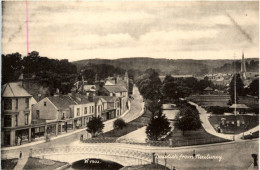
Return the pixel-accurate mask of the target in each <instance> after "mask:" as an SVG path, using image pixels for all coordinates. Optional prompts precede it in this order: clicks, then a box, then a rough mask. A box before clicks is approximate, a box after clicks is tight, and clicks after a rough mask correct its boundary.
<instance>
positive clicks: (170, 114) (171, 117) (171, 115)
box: [162, 110, 180, 120]
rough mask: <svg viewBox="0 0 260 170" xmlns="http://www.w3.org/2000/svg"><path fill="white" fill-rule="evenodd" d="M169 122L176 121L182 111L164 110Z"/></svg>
mask: <svg viewBox="0 0 260 170" xmlns="http://www.w3.org/2000/svg"><path fill="white" fill-rule="evenodd" d="M162 113H163V114H164V115H165V117H166V118H167V119H168V120H175V119H176V118H177V116H178V114H179V113H180V110H163V112H162Z"/></svg>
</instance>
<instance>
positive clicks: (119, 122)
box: [114, 118, 126, 129]
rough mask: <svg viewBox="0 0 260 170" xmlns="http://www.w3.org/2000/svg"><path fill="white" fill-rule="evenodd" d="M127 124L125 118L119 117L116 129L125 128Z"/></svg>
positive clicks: (115, 125) (115, 124)
mask: <svg viewBox="0 0 260 170" xmlns="http://www.w3.org/2000/svg"><path fill="white" fill-rule="evenodd" d="M125 126H126V123H125V121H124V120H123V119H121V118H119V119H116V120H115V121H114V128H115V129H123V128H124V127H125Z"/></svg>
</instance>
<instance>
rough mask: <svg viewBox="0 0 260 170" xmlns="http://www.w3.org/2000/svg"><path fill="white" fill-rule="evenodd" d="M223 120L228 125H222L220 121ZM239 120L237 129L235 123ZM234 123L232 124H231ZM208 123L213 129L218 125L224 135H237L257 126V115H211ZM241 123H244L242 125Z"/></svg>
mask: <svg viewBox="0 0 260 170" xmlns="http://www.w3.org/2000/svg"><path fill="white" fill-rule="evenodd" d="M222 118H225V119H226V121H229V122H230V123H229V125H222V124H221V119H222ZM237 120H240V126H239V127H238V126H237V124H236V122H237ZM232 121H233V122H234V124H232V123H231V122H232ZM209 122H210V123H211V125H212V126H213V127H217V126H219V125H220V128H221V129H222V130H223V133H224V134H239V133H242V132H244V131H247V130H249V129H252V128H254V127H256V126H257V125H258V124H259V116H258V115H237V116H235V115H212V116H211V117H209ZM242 122H245V123H244V124H242Z"/></svg>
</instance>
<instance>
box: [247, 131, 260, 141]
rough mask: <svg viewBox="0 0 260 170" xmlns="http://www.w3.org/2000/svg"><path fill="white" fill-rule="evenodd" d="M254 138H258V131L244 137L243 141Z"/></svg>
mask: <svg viewBox="0 0 260 170" xmlns="http://www.w3.org/2000/svg"><path fill="white" fill-rule="evenodd" d="M254 138H259V131H257V132H254V133H252V136H251V135H246V136H245V137H244V139H254Z"/></svg>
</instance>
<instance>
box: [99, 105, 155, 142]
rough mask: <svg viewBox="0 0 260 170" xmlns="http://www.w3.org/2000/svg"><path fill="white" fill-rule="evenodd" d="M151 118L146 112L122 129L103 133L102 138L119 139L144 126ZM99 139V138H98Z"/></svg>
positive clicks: (149, 113)
mask: <svg viewBox="0 0 260 170" xmlns="http://www.w3.org/2000/svg"><path fill="white" fill-rule="evenodd" d="M150 117H151V112H150V111H149V110H147V111H146V112H145V113H144V114H143V115H142V116H140V117H139V118H137V119H135V120H133V121H131V122H129V123H127V125H126V127H124V128H123V129H113V130H111V131H108V132H106V133H104V134H103V135H104V137H121V136H124V135H126V134H128V133H130V132H133V131H135V130H137V129H139V128H141V127H143V126H146V125H147V124H148V123H149V121H150ZM100 137H101V136H100Z"/></svg>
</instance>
